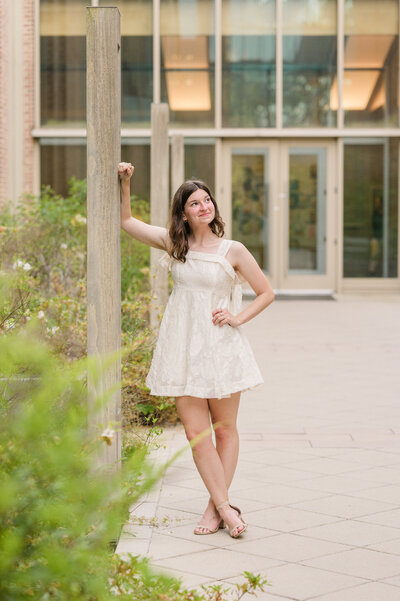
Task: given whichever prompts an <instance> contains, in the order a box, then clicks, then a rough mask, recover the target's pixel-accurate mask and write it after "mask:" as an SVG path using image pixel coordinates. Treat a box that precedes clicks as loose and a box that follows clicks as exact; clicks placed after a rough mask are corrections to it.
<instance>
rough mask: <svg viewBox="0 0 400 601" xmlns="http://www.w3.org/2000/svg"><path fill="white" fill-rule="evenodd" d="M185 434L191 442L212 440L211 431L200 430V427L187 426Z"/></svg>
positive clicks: (198, 442)
mask: <svg viewBox="0 0 400 601" xmlns="http://www.w3.org/2000/svg"><path fill="white" fill-rule="evenodd" d="M185 434H186V438H187V439H188V441H189V442H191V443H193V442H195V443H197V444H200V443H201V442H202V443H206V444H207V443H210V442H212V439H211V432H210V431H209V430H200V429H199V428H195V427H187V428H185Z"/></svg>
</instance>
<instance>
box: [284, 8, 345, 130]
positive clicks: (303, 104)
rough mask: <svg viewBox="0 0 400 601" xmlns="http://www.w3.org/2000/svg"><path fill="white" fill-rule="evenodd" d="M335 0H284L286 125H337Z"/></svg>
mask: <svg viewBox="0 0 400 601" xmlns="http://www.w3.org/2000/svg"><path fill="white" fill-rule="evenodd" d="M336 21H337V12H336V0H283V40H282V51H283V125H284V126H290V127H306V126H309V127H313V126H325V127H326V126H330V127H332V126H335V125H336V108H335V107H333V106H332V102H331V88H332V85H333V82H334V78H335V76H336V60H337V58H336V54H337V53H336V46H337V44H336Z"/></svg>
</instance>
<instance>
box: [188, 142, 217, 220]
mask: <svg viewBox="0 0 400 601" xmlns="http://www.w3.org/2000/svg"><path fill="white" fill-rule="evenodd" d="M214 151H215V145H214V143H212V144H210V142H209V141H208V142H207V141H202V140H196V141H194V140H193V142H190V141H189V142H187V141H186V142H185V179H199V180H202V181H203V182H205V183H206V184H207V185H208V186H209V187H210V190H211V191H212V192H213V193H215V161H214ZM216 201H217V203H218V198H217V199H216ZM222 218H223V216H222Z"/></svg>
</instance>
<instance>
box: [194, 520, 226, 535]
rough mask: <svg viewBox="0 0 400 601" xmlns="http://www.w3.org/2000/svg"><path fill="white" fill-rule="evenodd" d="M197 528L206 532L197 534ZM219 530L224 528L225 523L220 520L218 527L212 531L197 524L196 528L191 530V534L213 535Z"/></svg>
mask: <svg viewBox="0 0 400 601" xmlns="http://www.w3.org/2000/svg"><path fill="white" fill-rule="evenodd" d="M199 528H203V530H206V531H207V532H197V530H198V529H199ZM220 528H225V522H224V520H222V519H221V520H220V522H219V524H218V526H217V527H216V528H215V529H214V530H211V528H209V527H208V526H204V525H203V524H197V526H196V528H195V529H194V530H193V534H199V535H202V534H215V532H218V530H219V529H220Z"/></svg>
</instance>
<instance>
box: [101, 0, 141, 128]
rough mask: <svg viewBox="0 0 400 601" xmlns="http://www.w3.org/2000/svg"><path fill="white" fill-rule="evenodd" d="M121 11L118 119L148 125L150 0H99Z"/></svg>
mask: <svg viewBox="0 0 400 601" xmlns="http://www.w3.org/2000/svg"><path fill="white" fill-rule="evenodd" d="M110 4H111V5H112V6H116V7H117V8H118V9H119V12H120V13H121V94H122V98H121V119H122V126H123V127H150V120H151V118H150V112H151V103H152V102H153V37H152V36H153V2H152V0H113V2H112V3H110V2H109V0H100V2H99V6H110Z"/></svg>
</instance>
